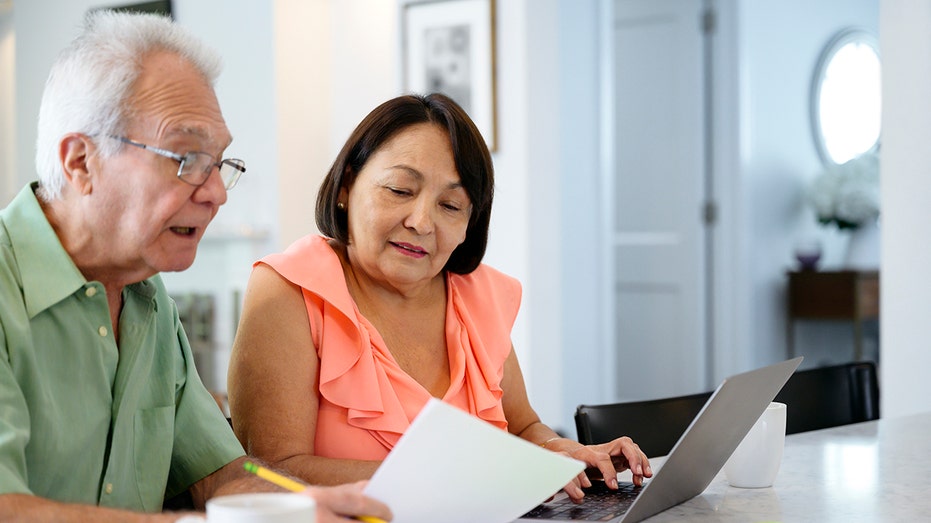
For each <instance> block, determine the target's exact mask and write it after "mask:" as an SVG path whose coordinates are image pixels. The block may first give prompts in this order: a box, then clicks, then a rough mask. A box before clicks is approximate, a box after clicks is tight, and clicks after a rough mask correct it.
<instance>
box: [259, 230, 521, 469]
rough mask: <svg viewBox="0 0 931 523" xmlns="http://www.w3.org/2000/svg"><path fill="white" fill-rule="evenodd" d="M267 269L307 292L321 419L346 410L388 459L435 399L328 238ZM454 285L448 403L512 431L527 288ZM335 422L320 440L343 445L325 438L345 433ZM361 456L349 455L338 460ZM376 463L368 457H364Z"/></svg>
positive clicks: (482, 269) (476, 276) (271, 259)
mask: <svg viewBox="0 0 931 523" xmlns="http://www.w3.org/2000/svg"><path fill="white" fill-rule="evenodd" d="M259 263H265V264H267V265H269V266H270V267H271V268H273V269H274V270H275V271H277V272H278V273H279V274H280V275H281V276H282V277H284V278H285V279H287V280H288V281H290V282H292V283H293V284H295V285H297V286H299V287H301V289H302V292H303V296H304V303H305V305H306V307H307V313H308V318H309V320H310V325H311V335H312V338H313V342H314V345H315V346H316V349H317V356H318V358H319V361H320V364H319V368H320V371H319V372H320V377H319V394H320V397H321V400H322V401H321V411H322V410H323V409H324V408H325V406H324V402H328V403H330V404H332V406H335V407H337V408H338V409H341V410H342V411H344V412H345V420H343V421H344V422H345V423H347V424H348V425H350V426H352V427H356V428H358V429H363V430H365V431H367V432H368V433H369V434H370V435H371V436H372V437H373V438H374V439H375V440H376V441H378V443H379V444H380V445H381V446H382V447H383V448H384V451H383V453H384V454H385V455H386V454H387V452H388V451H390V450H391V448H393V447H394V445H395V443H397V441H398V439H399V438H400V437H401V435H402V434H403V433H404V431H405V430H407V427H408V426H409V425H410V423H411V421H412V420H413V419H414V417H416V415H417V413H419V412H420V409H421V408H423V406H424V405H425V404H426V402H427V400H429V399H430V397H431V396H430V393H429V392H428V391H427V390H426V389H424V388H423V387H422V386H421V385H420V384H419V383H417V382H416V381H415V380H414V379H413V378H411V377H410V376H409V375H408V374H407V373H405V372H404V371H403V370H402V369H401V368H400V366H399V365H398V364H397V362H396V361H395V359H394V357H393V356H392V355H391V353H390V352H389V351H388V349H387V347H386V345H385V343H384V341H383V340H382V338H381V336H380V335H379V334H378V332H377V331H376V330H375V328H374V327H373V326H372V325H371V324H370V323H369V322H368V320H366V319H365V317H363V316H362V314H361V313H360V312H359V310H358V308H357V307H356V306H355V303H354V302H353V300H352V297H351V296H350V294H349V289H348V287H347V285H346V280H345V276H344V274H343V269H342V265H341V264H340V260H339V257H338V256H337V254H336V253H335V252H334V251H333V249H332V248H331V247H330V245H329V244H328V243H327V239H326V238H324V237H321V236H317V235H310V236H305V237H304V238H301V239H299V240H297V241H296V242H294V243H293V244H292V245H291V246H290V247H288V249H286V250H285V251H284V252H282V253H279V254H272V255H270V256H266V257H265V258H262V259H261V260H259V261H258V262H256V264H259ZM446 283H447V290H448V292H447V294H448V297H447V305H446V342H447V346H448V351H449V366H450V387H449V390H448V391H447V392H446V394H445V395H444V397H443V401H445V402H447V403H450V404H452V405H454V406H456V407H459V408H461V409H462V410H464V411H466V412H469V413H471V414H473V415H475V416H477V417H479V418H480V419H483V420H485V421H487V422H489V423H491V424H493V425H495V426H497V427H499V428H501V429H505V430H506V429H507V420H506V419H505V417H504V410H503V407H502V403H501V396H502V390H501V378H502V376H503V372H504V362H505V360H506V359H507V356H508V354H509V353H510V351H511V339H510V333H511V327H512V326H513V324H514V320H515V318H516V316H517V311H518V308H519V306H520V295H521V289H520V283H519V282H518V281H517V280H515V279H513V278H511V277H509V276H506V275H504V274H503V273H500V272H498V271H496V270H495V269H492V268H491V267H489V266H487V265H480V266H479V267H478V268H477V269H476V270H475V271H473V272H472V273H470V274H467V275H459V274H452V273H447V276H446ZM328 419H329V418H328ZM330 423H331V422H330V421H328V420H324V419H319V420H318V427H317V439H318V440H320V441H330V442H331V443H332V442H333V441H334V438H329V439H327V438H326V434H321V432H322V431H328V430H337V431H338V427H332V426H331V425H330ZM321 436H323V437H321ZM335 440H336V442H337V443H336V444H337V445H342V444H343V442H342V441H341V440H340V439H339V438H335ZM358 443H359V442H345V445H347V446H349V445H358ZM353 452H354V451H353V449H343V452H340V454H341V455H340V456H338V457H348V456H346V455H345V454H346V453H349V454H352V453H353ZM318 454H320V455H323V454H321V453H320V452H318ZM334 457H336V456H334ZM371 458H372V456H371V454H367V455H366V456H365V458H364V459H371Z"/></svg>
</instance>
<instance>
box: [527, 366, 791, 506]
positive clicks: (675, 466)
mask: <svg viewBox="0 0 931 523" xmlns="http://www.w3.org/2000/svg"><path fill="white" fill-rule="evenodd" d="M801 362H802V357H798V358H794V359H791V360H787V361H784V362H782V363H777V364H775V365H770V366H768V367H763V368H761V369H756V370H752V371H749V372H744V373H742V374H737V375H735V376H731V377H730V378H727V379H725V380H724V381H723V382H722V383H721V384H720V385H718V388H717V390H715V391H714V393H713V394H712V395H711V397H710V398H708V401H707V402H706V403H705V406H704V407H702V410H701V411H700V412H699V413H698V415H697V416H695V419H693V420H692V423H691V424H690V425H689V427H688V428H687V429H685V432H684V433H683V434H682V437H680V438H679V441H678V442H677V443H676V445H675V446H674V447H673V448H672V450H671V451H670V452H669V456H667V458H666V461H665V463H663V466H662V468H660V470H659V471H657V472H656V473H655V474H654V476H653V478H652V479H650V480H648V481H647V482H645V484H644V486H643V487H642V488H633V487H632V486H630V485H629V484H627V485H626V486H627V487H628V492H621V493H618V492H615V491H612V492H611V496H610V503H612V504H616V505H617V506H616V507H604V508H601V507H600V511H599V512H596V513H591V512H592V511H590V510H587V509H586V506H585V505H586V502H582V504H581V505H573V506H567V505H566V503H568V499H567V497H566V494H565V493H564V492H560V493H559V494H558V495H557V496H556V497H555V498H554V499H553V500H552V501H550V502H548V503H544V504H542V505H540V506H539V507H537V508H535V509H534V510H532V511H530V512H529V513H527V514H525V515H524V516H523V517H522V518H520V519H518V520H517V521H537V522H539V521H602V522H605V521H607V522H610V523H617V522H621V521H623V522H625V523H632V522H636V521H640V520H642V519H646V518H648V517H650V516H652V515H654V514H657V513H659V512H662V511H664V510H666V509H667V508H669V507H673V506H675V505H678V504H679V503H682V502H684V501H687V500H689V499H691V498H693V497H695V496H697V495H699V494H701V493H702V492H703V491H704V490H705V488H706V487H708V484H709V483H711V480H712V479H714V477H715V476H716V475H717V474H718V472H719V471H720V470H721V468H722V467H723V466H724V463H725V462H726V461H727V459H728V458H729V457H730V456H731V453H733V452H734V449H736V448H737V445H739V444H740V442H741V440H743V437H744V436H745V435H746V434H747V432H749V431H750V428H751V427H753V424H754V423H756V420H757V419H759V417H760V415H761V414H762V413H763V410H765V409H766V407H767V406H768V405H769V403H770V402H771V401H772V400H773V398H775V397H776V394H777V393H778V392H779V390H780V389H782V386H783V385H785V383H786V381H787V380H788V379H789V376H791V375H792V373H793V372H795V369H796V368H798V366H799V364H800V363H801ZM643 422H644V423H649V420H643ZM622 486H625V485H624V484H622ZM602 488H603V489H604V490H607V489H606V488H604V487H602ZM586 499H588V494H586ZM593 505H594V504H593ZM625 506H626V511H625ZM592 508H593V509H594V508H595V507H594V506H593V507H592ZM606 510H607V511H609V512H605V511H606ZM612 514H613V517H611V516H612Z"/></svg>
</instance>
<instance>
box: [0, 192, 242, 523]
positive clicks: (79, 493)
mask: <svg viewBox="0 0 931 523" xmlns="http://www.w3.org/2000/svg"><path fill="white" fill-rule="evenodd" d="M34 188H35V184H33V186H32V187H26V188H24V189H23V191H22V192H20V193H19V195H18V196H17V197H16V198H15V199H14V200H13V202H11V203H10V205H9V207H7V208H6V209H4V210H3V211H0V493H32V494H35V495H38V496H41V497H45V498H50V499H55V500H59V501H64V502H77V503H86V504H97V505H101V506H110V507H121V508H127V509H133V510H139V511H147V512H157V511H159V510H161V507H162V501H163V499H165V498H166V497H172V496H174V495H176V494H178V493H180V492H183V491H184V490H185V489H187V488H188V487H189V486H190V485H191V484H193V483H195V482H196V481H198V480H200V479H201V478H203V477H205V476H207V475H209V474H210V473H212V472H214V471H215V470H217V469H219V468H220V467H222V466H223V465H225V464H227V463H229V462H230V461H232V460H234V459H236V458H237V457H239V456H242V455H243V454H244V453H243V449H242V446H241V445H240V444H239V442H238V441H237V440H236V437H235V436H234V435H233V433H232V431H231V430H230V428H229V425H228V424H227V422H226V420H225V419H224V417H223V414H222V413H221V412H220V410H219V409H218V408H217V405H216V402H215V401H214V400H213V398H212V397H211V396H210V394H209V393H208V392H207V390H206V389H205V388H204V386H203V384H202V382H201V380H200V378H199V377H198V375H197V372H196V370H195V368H194V360H193V356H192V354H191V349H190V346H189V344H188V341H187V337H186V336H185V334H184V330H183V329H182V327H181V323H180V321H179V320H178V311H177V308H176V306H175V304H174V302H173V301H172V300H171V298H170V297H169V296H168V294H167V292H166V291H165V287H164V285H163V284H162V281H161V278H160V277H158V276H155V277H152V278H150V279H148V280H145V281H142V282H139V283H136V284H133V285H130V286H128V287H126V288H125V289H124V290H123V303H124V305H123V310H122V312H121V313H120V320H119V321H120V341H119V345H117V343H116V340H115V339H114V337H113V333H112V332H110V331H111V328H110V327H111V325H110V313H109V309H108V306H107V297H106V293H105V292H104V288H103V285H102V284H101V283H99V282H89V281H87V280H86V279H85V278H84V276H82V274H81V272H80V271H79V270H78V268H77V267H76V266H75V265H74V263H73V262H72V261H71V258H70V257H69V256H68V254H67V252H65V250H64V248H63V247H62V245H61V243H60V242H59V240H58V237H57V235H56V234H55V232H54V230H53V229H52V227H51V226H50V224H49V223H48V220H47V219H46V217H45V214H44V213H43V212H42V209H41V207H40V206H39V202H38V200H37V199H36V196H35V194H34Z"/></svg>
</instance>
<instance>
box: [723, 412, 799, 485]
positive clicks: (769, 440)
mask: <svg viewBox="0 0 931 523" xmlns="http://www.w3.org/2000/svg"><path fill="white" fill-rule="evenodd" d="M785 439H786V404H785V403H778V402H775V401H774V402H772V403H770V404H769V406H768V407H766V410H765V411H763V414H762V415H761V416H760V419H758V420H757V422H756V423H755V424H754V425H753V428H751V429H750V432H748V433H747V435H746V436H744V439H743V441H741V442H740V445H738V446H737V449H736V450H734V453H733V454H731V457H730V459H728V460H727V463H725V464H724V475H725V477H726V478H727V482H728V483H730V485H731V486H733V487H740V488H764V487H771V486H772V485H773V482H774V481H775V480H776V474H778V473H779V465H780V464H781V463H782V449H783V447H784V446H785Z"/></svg>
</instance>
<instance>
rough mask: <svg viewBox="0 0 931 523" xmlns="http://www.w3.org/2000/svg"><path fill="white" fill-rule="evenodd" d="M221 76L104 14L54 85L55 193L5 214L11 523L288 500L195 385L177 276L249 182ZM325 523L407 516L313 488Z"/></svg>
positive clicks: (356, 489)
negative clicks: (252, 499)
mask: <svg viewBox="0 0 931 523" xmlns="http://www.w3.org/2000/svg"><path fill="white" fill-rule="evenodd" d="M218 72H219V61H218V59H217V58H216V57H215V55H214V53H213V52H212V51H210V50H208V49H206V48H205V47H204V46H203V45H202V44H201V43H200V42H199V41H198V40H197V39H195V38H194V37H192V36H191V35H190V34H189V33H187V32H186V31H184V30H182V29H181V28H180V27H178V26H176V25H174V24H172V23H171V22H170V21H169V20H167V19H165V18H161V17H157V16H152V15H129V14H117V13H112V12H97V13H95V14H92V15H90V16H89V17H88V18H87V20H86V23H85V28H84V31H83V33H82V34H81V35H80V36H79V37H78V38H77V39H76V40H75V41H74V42H73V43H72V44H71V46H69V47H68V48H67V49H66V50H65V51H64V52H63V53H62V54H61V56H60V57H59V58H58V60H57V61H56V63H55V65H54V66H53V68H52V71H51V74H50V76H49V79H48V82H47V84H46V88H45V93H44V95H43V99H42V106H41V109H40V114H39V138H38V141H37V149H38V150H37V156H36V162H37V169H38V177H39V181H38V182H36V183H33V184H31V185H30V186H27V187H25V188H24V189H23V190H22V192H20V194H19V195H18V196H16V198H15V199H14V200H13V202H12V203H11V204H10V205H9V207H7V208H6V209H5V210H3V211H2V212H0V520H2V521H9V520H16V519H21V520H23V521H30V522H36V521H56V522H62V521H104V520H119V521H175V520H178V519H179V518H182V517H189V516H190V515H184V514H180V513H174V514H169V513H165V512H161V511H162V505H163V500H165V499H167V498H170V497H173V496H175V495H178V494H182V493H185V492H189V493H190V495H191V496H192V498H193V501H194V505H195V506H196V507H198V508H202V507H203V506H204V505H205V502H206V500H207V499H209V498H211V497H213V496H216V495H219V494H228V493H236V492H245V491H256V490H270V489H274V488H275V487H273V486H270V485H269V484H267V483H265V482H264V481H262V480H260V479H259V478H256V477H254V476H250V475H248V473H246V472H245V471H244V470H243V461H244V460H245V457H244V452H243V449H242V446H241V445H240V444H239V442H238V441H237V440H236V438H235V436H234V435H233V433H232V431H231V430H230V427H229V425H228V424H227V422H226V420H225V419H224V418H223V415H222V413H221V412H220V411H219V409H218V408H217V405H216V403H214V400H213V399H212V398H211V396H210V395H209V393H208V392H207V391H206V389H205V388H204V386H203V384H202V383H201V381H200V379H199V378H198V376H197V372H196V370H195V369H194V364H193V359H192V355H191V350H190V347H189V345H188V342H187V339H186V337H185V335H184V332H183V330H182V329H181V325H180V323H179V321H178V311H177V309H176V307H175V304H174V303H173V302H172V300H171V299H170V298H169V297H168V295H167V293H166V291H165V288H164V286H163V284H162V281H161V279H160V278H159V276H158V275H157V274H158V273H159V272H161V271H180V270H184V269H186V268H188V267H189V266H190V265H191V263H193V261H194V255H195V253H196V250H197V244H198V242H199V241H200V239H201V237H202V236H203V234H204V230H205V229H206V227H207V225H208V224H209V223H210V221H211V220H212V219H213V217H214V215H215V214H216V213H217V210H218V209H219V207H220V206H221V205H223V203H224V202H226V198H227V190H229V189H231V188H232V187H233V185H235V184H236V181H237V180H238V179H239V177H240V175H241V174H242V173H243V172H245V170H246V169H245V165H244V163H243V162H242V161H240V160H233V159H222V156H221V155H222V154H223V152H224V150H225V149H226V148H227V147H228V146H229V145H230V142H231V140H232V138H231V136H230V132H229V130H228V129H227V127H226V124H225V122H224V120H223V115H222V114H221V112H220V107H219V105H218V103H217V99H216V96H215V94H214V90H213V82H214V80H215V78H216V76H217V74H218ZM305 494H306V495H309V496H312V497H314V498H315V499H316V500H317V506H318V521H319V522H320V523H324V522H329V521H338V520H342V517H341V516H338V514H339V515H342V516H353V515H361V514H367V515H371V516H378V517H382V518H388V517H390V513H389V512H388V509H387V507H385V506H384V505H383V504H381V503H378V502H376V501H374V500H371V499H368V498H366V497H364V496H363V495H362V493H361V485H359V484H354V485H346V486H342V487H334V488H308V490H307V491H305Z"/></svg>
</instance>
